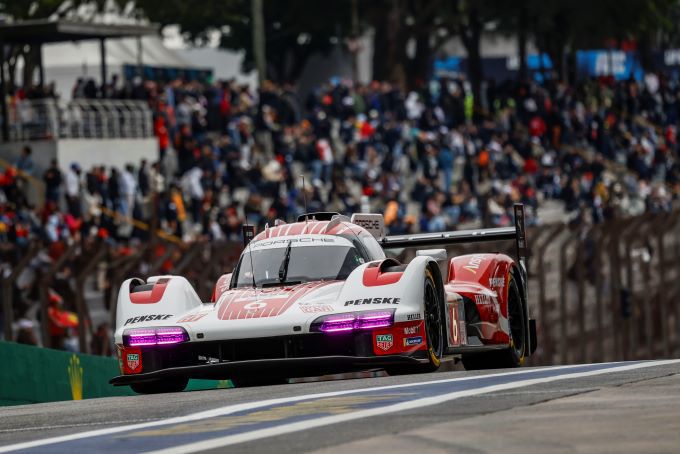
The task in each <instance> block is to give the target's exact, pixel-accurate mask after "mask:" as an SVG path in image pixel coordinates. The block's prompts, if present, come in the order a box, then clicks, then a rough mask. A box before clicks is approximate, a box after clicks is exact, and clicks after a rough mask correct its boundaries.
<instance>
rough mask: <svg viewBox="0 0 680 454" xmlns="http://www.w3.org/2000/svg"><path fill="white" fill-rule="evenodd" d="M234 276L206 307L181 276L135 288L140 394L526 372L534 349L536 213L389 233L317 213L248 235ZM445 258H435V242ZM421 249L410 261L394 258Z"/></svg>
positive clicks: (135, 378)
mask: <svg viewBox="0 0 680 454" xmlns="http://www.w3.org/2000/svg"><path fill="white" fill-rule="evenodd" d="M508 239H514V240H515V243H516V249H517V258H516V259H513V258H511V257H509V256H507V255H504V254H501V253H482V254H470V255H462V256H457V257H452V258H451V259H449V258H448V257H447V252H446V249H444V248H443V247H446V246H448V245H452V244H456V243H466V242H480V241H498V240H508ZM244 243H245V245H244V249H243V252H242V253H241V256H240V258H239V261H238V263H237V265H236V268H235V269H234V271H233V273H228V274H225V275H223V276H222V277H220V278H219V280H218V281H217V283H216V285H215V287H214V291H213V296H212V298H211V300H210V301H201V299H200V298H199V296H198V294H197V293H196V291H195V290H194V288H193V287H192V285H191V284H190V283H189V282H188V281H187V280H186V279H185V278H184V277H181V276H155V277H150V278H149V279H147V280H146V282H144V281H143V280H141V279H138V278H132V279H128V280H126V281H125V282H124V283H123V284H122V286H121V288H120V292H119V294H118V303H117V312H116V331H115V343H116V345H117V351H118V355H119V362H120V366H121V371H122V375H120V376H118V377H115V378H113V379H112V380H111V381H110V382H111V383H112V384H114V385H129V386H131V387H132V389H133V390H134V391H136V392H138V393H157V392H173V391H181V390H183V389H184V388H185V387H186V385H187V382H188V380H189V379H190V378H201V379H231V380H232V382H233V384H234V385H235V386H237V387H238V386H252V385H264V384H272V383H284V382H286V381H287V380H288V379H290V378H295V377H309V376H322V375H327V374H334V373H341V372H349V371H360V370H373V369H384V370H386V371H387V372H388V373H389V374H404V373H416V372H432V371H436V370H437V369H438V368H439V366H440V364H441V361H442V358H443V357H444V356H446V355H455V357H456V358H457V359H460V360H462V363H463V365H464V367H465V368H466V369H480V368H501V367H517V366H519V365H521V364H522V363H523V362H524V360H525V358H527V357H528V356H529V355H531V354H532V353H533V352H534V350H535V349H536V325H535V321H534V320H533V319H531V318H530V316H529V307H528V304H527V272H526V263H525V262H526V258H525V257H526V238H525V229H524V210H523V206H522V205H516V206H515V224H514V227H506V228H494V229H479V230H467V231H453V232H443V233H435V234H429V233H428V234H413V235H404V236H385V235H384V221H383V217H382V215H381V214H354V215H352V217H351V218H348V217H346V216H342V215H340V214H337V213H310V214H305V215H302V216H301V217H300V218H299V219H298V221H297V222H295V223H290V224H286V223H284V222H280V221H277V222H276V223H275V225H274V226H271V227H270V226H267V227H265V228H264V230H263V231H261V232H259V234H258V235H257V236H255V232H254V228H253V227H252V226H244ZM435 246H436V247H439V249H433V247H435ZM403 248H416V249H417V250H416V256H415V257H414V258H413V259H411V260H410V261H409V262H408V263H400V262H399V261H398V260H396V259H395V258H391V257H388V256H387V255H386V253H385V251H386V250H390V249H403Z"/></svg>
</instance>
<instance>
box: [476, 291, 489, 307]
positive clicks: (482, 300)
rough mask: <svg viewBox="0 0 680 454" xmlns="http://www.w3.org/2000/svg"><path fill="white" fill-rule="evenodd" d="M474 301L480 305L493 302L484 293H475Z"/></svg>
mask: <svg viewBox="0 0 680 454" xmlns="http://www.w3.org/2000/svg"><path fill="white" fill-rule="evenodd" d="M475 303H477V304H478V305H480V306H485V305H488V304H493V299H492V298H491V297H490V296H489V295H487V294H486V293H477V294H475Z"/></svg>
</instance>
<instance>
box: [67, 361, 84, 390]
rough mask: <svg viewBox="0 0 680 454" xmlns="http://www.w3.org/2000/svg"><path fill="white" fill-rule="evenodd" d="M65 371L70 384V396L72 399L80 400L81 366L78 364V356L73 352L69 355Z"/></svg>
mask: <svg viewBox="0 0 680 454" xmlns="http://www.w3.org/2000/svg"><path fill="white" fill-rule="evenodd" d="M66 371H67V372H68V382H69V384H70V385H71V397H72V398H73V400H82V399H83V368H82V367H81V366H80V358H78V355H76V354H75V353H74V354H73V355H71V360H70V361H69V365H68V367H67V368H66Z"/></svg>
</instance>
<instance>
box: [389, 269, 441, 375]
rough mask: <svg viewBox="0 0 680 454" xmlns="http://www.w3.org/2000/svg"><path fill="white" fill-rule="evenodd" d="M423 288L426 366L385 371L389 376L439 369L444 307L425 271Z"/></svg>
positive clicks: (430, 273) (430, 277)
mask: <svg viewBox="0 0 680 454" xmlns="http://www.w3.org/2000/svg"><path fill="white" fill-rule="evenodd" d="M423 285H424V288H423V306H424V309H425V335H426V339H427V359H428V362H427V363H426V364H419V365H416V366H402V367H392V368H388V369H387V373H388V374H390V375H402V374H412V373H418V372H434V371H436V370H437V369H439V366H440V365H441V362H442V356H443V354H444V336H445V334H446V333H445V332H444V329H443V327H444V323H445V322H444V305H443V302H442V300H441V294H440V292H439V290H438V289H437V285H436V284H435V281H434V277H433V276H432V272H431V271H430V270H429V269H427V270H425V280H424V284H423Z"/></svg>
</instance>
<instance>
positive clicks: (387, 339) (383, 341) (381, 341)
mask: <svg viewBox="0 0 680 454" xmlns="http://www.w3.org/2000/svg"><path fill="white" fill-rule="evenodd" d="M375 345H377V346H378V348H379V349H381V350H385V351H387V350H389V349H390V348H392V345H394V341H393V339H392V335H391V334H378V335H377V336H375Z"/></svg>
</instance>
